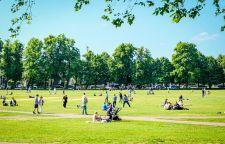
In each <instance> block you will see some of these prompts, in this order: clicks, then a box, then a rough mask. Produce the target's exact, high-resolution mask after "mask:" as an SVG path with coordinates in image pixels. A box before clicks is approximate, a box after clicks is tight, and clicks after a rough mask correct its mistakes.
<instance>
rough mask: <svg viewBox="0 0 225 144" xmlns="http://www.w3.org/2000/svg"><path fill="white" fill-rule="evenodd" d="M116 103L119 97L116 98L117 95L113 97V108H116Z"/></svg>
mask: <svg viewBox="0 0 225 144" xmlns="http://www.w3.org/2000/svg"><path fill="white" fill-rule="evenodd" d="M116 101H117V96H116V94H114V96H113V107H115V106H116Z"/></svg>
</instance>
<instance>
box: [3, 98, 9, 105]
mask: <svg viewBox="0 0 225 144" xmlns="http://www.w3.org/2000/svg"><path fill="white" fill-rule="evenodd" d="M2 99H3V101H2V105H3V106H8V103H7V102H6V97H3V98H2Z"/></svg>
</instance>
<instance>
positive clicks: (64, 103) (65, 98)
mask: <svg viewBox="0 0 225 144" xmlns="http://www.w3.org/2000/svg"><path fill="white" fill-rule="evenodd" d="M62 100H63V107H64V108H66V105H67V102H68V97H67V95H64V96H63V99H62Z"/></svg>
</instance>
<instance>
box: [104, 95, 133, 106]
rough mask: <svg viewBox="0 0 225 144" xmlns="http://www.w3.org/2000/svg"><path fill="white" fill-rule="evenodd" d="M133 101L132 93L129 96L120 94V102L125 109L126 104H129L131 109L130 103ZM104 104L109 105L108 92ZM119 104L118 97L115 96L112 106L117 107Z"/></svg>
mask: <svg viewBox="0 0 225 144" xmlns="http://www.w3.org/2000/svg"><path fill="white" fill-rule="evenodd" d="M131 101H133V97H132V96H131V93H129V94H128V96H127V95H126V94H124V95H123V94H122V93H121V92H119V102H120V103H122V104H123V108H124V107H125V104H127V105H128V106H129V107H131V105H130V102H131ZM104 103H109V94H108V92H107V91H106V96H105V102H104ZM116 104H117V95H116V94H114V95H113V98H112V106H113V107H116Z"/></svg>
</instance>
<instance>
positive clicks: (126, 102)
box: [123, 95, 130, 108]
mask: <svg viewBox="0 0 225 144" xmlns="http://www.w3.org/2000/svg"><path fill="white" fill-rule="evenodd" d="M125 104H127V105H128V106H129V107H130V103H129V99H128V97H127V95H124V97H123V108H124V106H125Z"/></svg>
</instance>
